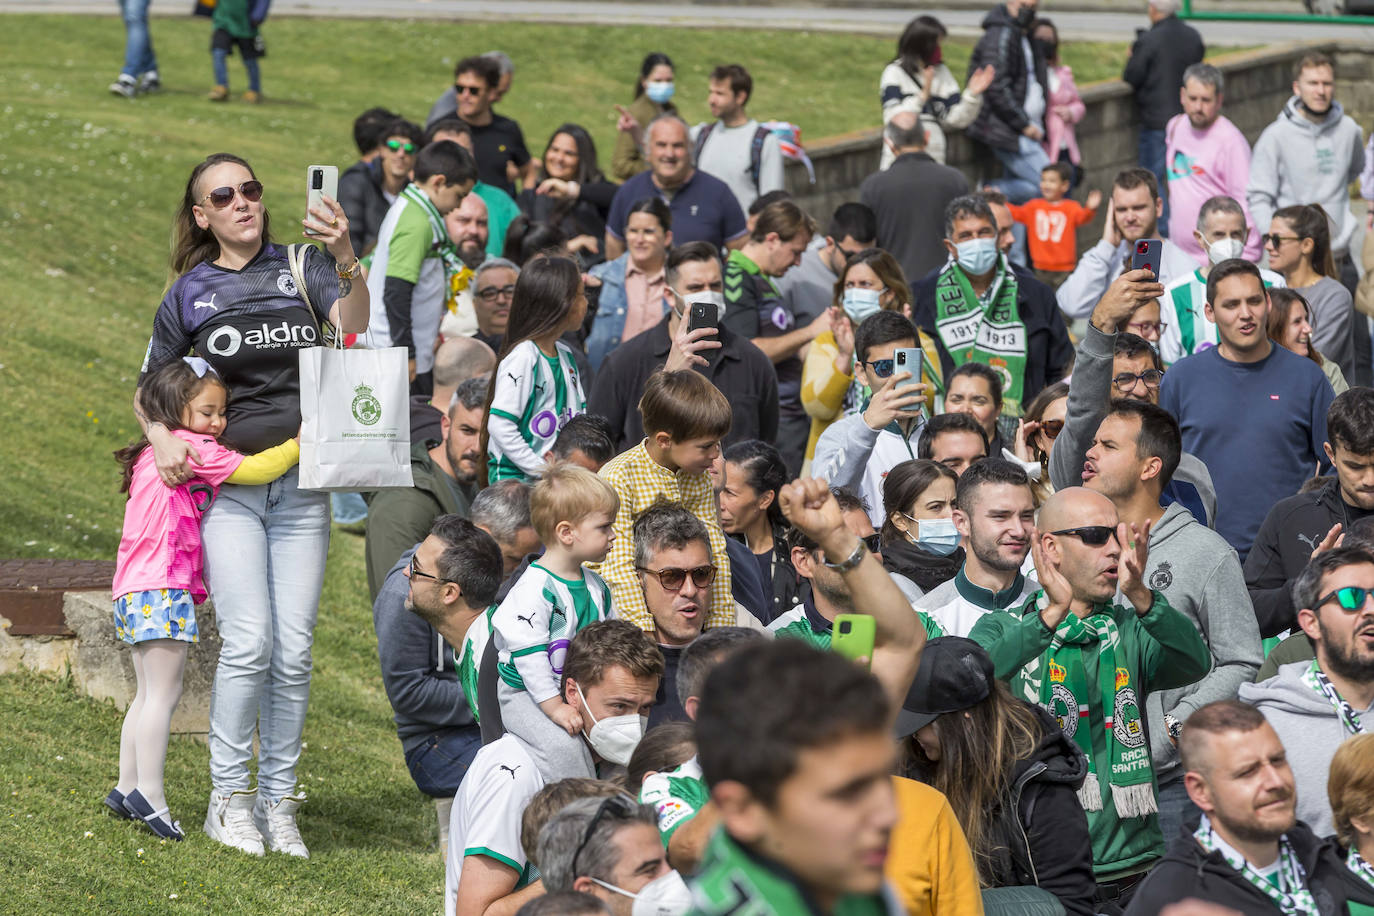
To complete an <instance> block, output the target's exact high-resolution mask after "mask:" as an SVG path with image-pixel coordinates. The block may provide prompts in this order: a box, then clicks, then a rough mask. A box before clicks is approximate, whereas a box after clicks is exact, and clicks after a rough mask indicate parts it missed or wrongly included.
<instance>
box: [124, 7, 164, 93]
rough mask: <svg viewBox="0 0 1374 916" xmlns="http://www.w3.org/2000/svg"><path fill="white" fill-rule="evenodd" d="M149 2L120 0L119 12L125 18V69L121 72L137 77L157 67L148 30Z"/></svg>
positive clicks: (151, 38)
mask: <svg viewBox="0 0 1374 916" xmlns="http://www.w3.org/2000/svg"><path fill="white" fill-rule="evenodd" d="M148 3H149V0H119V12H120V15H121V16H122V17H123V19H124V69H123V70H121V71H120V72H121V73H123V74H124V75H126V76H131V77H134V78H135V79H137V78H138V77H139V76H140V75H142V74H144V73H147V72H148V71H149V70H156V69H157V58H156V57H155V56H154V55H153V37H152V35H151V34H150V33H149V32H148Z"/></svg>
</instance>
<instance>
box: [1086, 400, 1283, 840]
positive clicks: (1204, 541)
mask: <svg viewBox="0 0 1374 916" xmlns="http://www.w3.org/2000/svg"><path fill="white" fill-rule="evenodd" d="M1182 448H1183V447H1182V440H1181V438H1180V435H1179V430H1178V423H1177V422H1176V421H1175V420H1174V418H1173V417H1171V416H1170V415H1169V414H1168V412H1167V411H1165V410H1163V409H1161V408H1160V407H1157V406H1155V405H1154V404H1151V403H1149V402H1148V401H1141V400H1128V399H1120V400H1116V401H1113V402H1112V406H1111V409H1110V412H1109V413H1108V414H1107V416H1106V417H1105V418H1104V419H1103V420H1102V423H1101V425H1100V426H1098V428H1097V434H1096V436H1095V437H1094V439H1093V446H1092V448H1090V449H1088V454H1087V460H1086V461H1085V462H1084V464H1083V486H1084V487H1086V488H1087V489H1089V490H1095V491H1096V492H1098V493H1101V494H1102V495H1103V496H1105V497H1107V498H1108V499H1110V500H1111V501H1112V505H1113V506H1115V507H1116V512H1117V516H1118V517H1119V518H1120V519H1121V521H1122V522H1123V523H1125V524H1127V525H1134V526H1135V527H1136V528H1138V529H1139V530H1141V531H1144V530H1146V528H1147V527H1148V529H1149V532H1150V536H1149V548H1150V566H1149V577H1148V579H1147V582H1148V584H1149V586H1150V587H1151V588H1152V589H1154V590H1155V591H1157V592H1159V593H1160V594H1162V595H1163V596H1164V597H1165V598H1166V599H1168V602H1169V606H1170V607H1172V608H1173V609H1174V610H1176V611H1178V612H1180V613H1181V614H1183V615H1184V616H1186V617H1187V618H1188V619H1189V620H1190V621H1192V623H1193V626H1195V627H1197V629H1198V632H1199V633H1201V634H1202V638H1203V641H1204V642H1206V643H1207V647H1208V649H1209V650H1210V651H1211V656H1212V670H1211V672H1210V673H1208V674H1207V676H1206V677H1204V678H1202V680H1200V681H1198V682H1197V683H1195V684H1192V685H1189V686H1186V687H1179V688H1176V689H1174V690H1161V691H1156V692H1154V693H1151V694H1150V696H1149V698H1148V702H1147V714H1148V718H1149V723H1150V727H1149V735H1150V758H1151V761H1152V763H1153V764H1154V770H1155V778H1156V780H1157V781H1158V783H1159V826H1160V830H1161V832H1162V833H1163V834H1164V837H1165V839H1166V840H1171V839H1172V838H1173V836H1174V835H1175V834H1176V833H1178V828H1179V826H1180V825H1182V824H1183V823H1185V822H1187V821H1189V820H1190V819H1191V817H1192V816H1196V813H1197V812H1196V809H1195V808H1194V807H1193V805H1192V803H1191V802H1190V801H1189V800H1188V792H1187V790H1186V789H1185V788H1184V787H1183V770H1182V769H1180V767H1179V761H1178V752H1177V750H1176V748H1175V742H1176V741H1177V740H1178V735H1179V730H1180V729H1181V728H1182V724H1183V722H1184V721H1185V720H1186V719H1187V718H1188V716H1189V715H1190V714H1191V713H1192V711H1193V710H1195V709H1197V708H1198V707H1200V706H1202V705H1204V704H1206V703H1210V702H1212V701H1214V700H1228V699H1230V698H1232V697H1234V696H1235V695H1236V691H1237V690H1238V689H1239V688H1240V685H1241V684H1246V683H1249V682H1250V681H1251V680H1252V679H1253V678H1254V676H1255V672H1256V671H1257V670H1258V669H1259V666H1260V662H1261V661H1263V654H1262V653H1261V651H1260V637H1259V628H1258V626H1256V624H1255V609H1254V607H1253V606H1252V605H1251V604H1250V597H1249V595H1247V594H1246V593H1245V592H1243V591H1242V589H1243V586H1244V583H1245V577H1244V575H1243V574H1242V573H1241V568H1240V561H1239V560H1238V559H1237V558H1236V552H1235V551H1234V550H1232V549H1231V547H1230V546H1229V545H1228V544H1227V543H1226V541H1225V540H1223V539H1222V537H1221V535H1219V534H1217V533H1216V532H1215V531H1212V530H1210V529H1209V528H1207V526H1205V525H1202V524H1200V523H1199V522H1198V521H1197V519H1195V518H1194V517H1193V514H1192V513H1191V512H1189V511H1188V510H1187V509H1186V508H1184V506H1183V505H1182V504H1180V503H1177V502H1174V503H1170V504H1169V505H1168V506H1167V507H1166V506H1164V505H1163V504H1162V496H1163V492H1164V488H1165V487H1166V486H1168V484H1169V481H1170V479H1171V478H1172V477H1173V474H1174V471H1175V469H1176V468H1177V466H1178V460H1179V458H1180V457H1181V455H1182Z"/></svg>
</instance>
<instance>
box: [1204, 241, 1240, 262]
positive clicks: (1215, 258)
mask: <svg viewBox="0 0 1374 916" xmlns="http://www.w3.org/2000/svg"><path fill="white" fill-rule="evenodd" d="M1244 253H1245V243H1244V242H1242V241H1241V240H1240V239H1219V240H1217V241H1215V242H1213V243H1212V244H1210V245H1208V246H1207V260H1209V261H1211V262H1212V263H1213V264H1220V263H1221V262H1222V261H1229V260H1231V259H1232V258H1238V257H1240V256H1241V255H1243V254H1244Z"/></svg>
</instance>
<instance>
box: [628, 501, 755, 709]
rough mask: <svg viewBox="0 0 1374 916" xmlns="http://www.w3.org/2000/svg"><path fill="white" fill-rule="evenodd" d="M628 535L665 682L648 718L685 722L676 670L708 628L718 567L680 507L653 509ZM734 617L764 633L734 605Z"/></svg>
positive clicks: (700, 526)
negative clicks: (691, 646)
mask: <svg viewBox="0 0 1374 916" xmlns="http://www.w3.org/2000/svg"><path fill="white" fill-rule="evenodd" d="M632 530H633V532H634V534H633V536H634V546H635V557H634V563H635V571H636V572H637V573H638V574H639V582H640V585H641V586H643V588H644V606H645V608H647V609H648V611H649V616H650V617H651V618H653V629H652V630H648V631H646V632H648V634H649V636H650V637H651V638H652V639H653V641H654V642H655V643H657V644H658V651H660V652H662V653H663V680H662V681H661V682H660V684H659V688H658V696H657V697H655V698H654V708H653V710H652V711H651V712H650V713H649V727H650V728H653V727H654V726H655V725H660V724H662V723H664V722H683V721H686V719H687V713H686V711H685V710H684V709H683V708H682V703H681V702H680V701H679V699H678V691H677V666H678V661H679V660H680V659H681V658H682V653H683V651H684V650H685V649H686V648H687V646H689V645H691V643H692V642H693V641H694V640H695V639H696V638H697V637H698V636H700V635H701V631H702V629H703V628H704V627H705V625H706V615H707V612H708V610H709V609H710V607H711V589H712V586H713V585H714V583H715V581H716V566H715V563H714V562H713V561H712V558H711V537H710V535H709V534H708V533H707V531H706V525H705V524H704V523H703V522H702V521H701V519H699V518H697V517H696V516H695V515H693V514H692V513H690V512H688V511H687V510H686V509H684V508H683V507H682V506H675V505H673V504H672V503H659V504H657V505H655V506H651V507H650V508H649V509H647V510H646V511H645V512H644V513H643V514H641V515H640V516H639V518H637V519H635V523H634V528H633V529H632ZM735 613H736V615H737V616H736V625H737V626H742V627H750V628H757V629H762V624H760V623H759V622H758V621H757V620H756V619H755V618H754V616H753V615H752V614H750V613H749V612H748V611H746V610H744V608H743V607H741V606H740V605H738V604H736V605H735Z"/></svg>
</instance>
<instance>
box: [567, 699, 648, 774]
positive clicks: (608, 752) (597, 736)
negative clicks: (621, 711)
mask: <svg viewBox="0 0 1374 916" xmlns="http://www.w3.org/2000/svg"><path fill="white" fill-rule="evenodd" d="M573 686H574V687H576V688H577V696H578V698H579V699H581V700H582V708H583V709H585V710H586V711H587V716H588V717H589V718H590V719H591V720H592V727H591V730H590V731H585V732H583V734H585V735H586V736H587V743H588V744H590V745H591V746H592V750H594V751H596V752H597V753H598V754H600V755H601V759H602V760H607V761H609V762H611V763H616V764H619V765H620V766H625V765H626V764H628V763H629V762H630V755H631V754H633V753H634V752H635V748H636V747H638V746H639V740H640V739H641V738H643V737H644V730H645V729H646V728H648V727H649V717H648V716H641V715H636V714H634V713H631V714H629V715H626V716H608V717H607V718H605V719H602V720H601V721H599V722H598V721H597V719H596V716H593V715H592V707H591V705H590V704H589V703H588V702H587V698H586V696H585V695H583V693H582V685H581V684H574V685H573Z"/></svg>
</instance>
